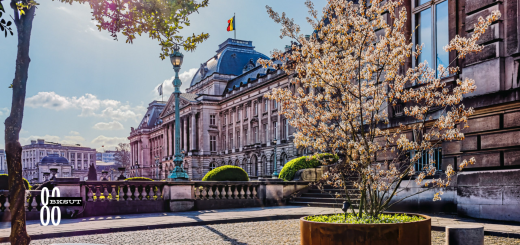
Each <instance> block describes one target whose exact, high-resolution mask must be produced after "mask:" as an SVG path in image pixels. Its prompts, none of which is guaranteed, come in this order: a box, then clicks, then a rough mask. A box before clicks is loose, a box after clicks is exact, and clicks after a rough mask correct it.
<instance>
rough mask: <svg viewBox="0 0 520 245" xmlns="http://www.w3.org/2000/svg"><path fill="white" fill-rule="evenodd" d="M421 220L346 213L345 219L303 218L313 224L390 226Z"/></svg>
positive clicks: (338, 216)
mask: <svg viewBox="0 0 520 245" xmlns="http://www.w3.org/2000/svg"><path fill="white" fill-rule="evenodd" d="M423 219H424V218H423V217H421V216H409V215H407V214H380V215H379V216H378V217H377V218H375V217H371V216H368V215H365V216H363V217H362V218H358V217H357V216H356V215H354V214H352V213H348V214H347V217H346V219H345V214H332V215H316V216H308V217H305V220H307V221H313V222H322V223H348V224H392V223H407V222H417V221H421V220H423Z"/></svg>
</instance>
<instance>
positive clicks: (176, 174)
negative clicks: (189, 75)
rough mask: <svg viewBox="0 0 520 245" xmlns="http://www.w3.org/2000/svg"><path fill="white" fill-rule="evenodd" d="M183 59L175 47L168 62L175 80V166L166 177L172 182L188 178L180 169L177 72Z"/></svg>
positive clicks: (179, 83)
mask: <svg viewBox="0 0 520 245" xmlns="http://www.w3.org/2000/svg"><path fill="white" fill-rule="evenodd" d="M183 59H184V55H183V54H181V52H179V46H177V45H176V46H175V48H174V52H173V54H170V61H171V62H172V65H173V70H174V71H175V79H174V80H173V87H175V91H174V92H173V94H174V95H175V158H174V160H173V163H174V164H175V168H174V169H173V170H172V171H171V172H170V175H169V176H168V179H169V180H174V181H183V180H188V179H189V176H188V173H186V171H184V168H183V167H182V162H183V161H184V156H183V155H182V154H181V150H180V149H181V148H180V134H181V131H180V120H181V119H180V115H179V96H180V94H181V91H180V87H181V84H182V82H181V79H179V71H180V69H181V65H182V60H183Z"/></svg>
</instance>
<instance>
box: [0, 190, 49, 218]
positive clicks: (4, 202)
mask: <svg viewBox="0 0 520 245" xmlns="http://www.w3.org/2000/svg"><path fill="white" fill-rule="evenodd" d="M40 195H41V191H29V190H27V191H26V200H27V201H26V202H25V214H26V219H28V220H35V219H39V218H40V212H39V211H40V209H41V207H42V204H41V197H40ZM9 199H10V195H9V190H0V221H9V220H10V219H11V212H10V207H11V203H10V200H9Z"/></svg>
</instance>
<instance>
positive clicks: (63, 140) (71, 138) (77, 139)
mask: <svg viewBox="0 0 520 245" xmlns="http://www.w3.org/2000/svg"><path fill="white" fill-rule="evenodd" d="M38 139H44V140H45V141H49V142H54V143H60V144H70V145H75V144H80V143H81V144H82V143H83V142H85V138H83V137H81V136H80V135H79V133H78V132H76V131H70V133H69V135H66V136H64V137H60V136H56V135H48V134H46V135H44V136H38V135H31V136H29V137H26V138H24V137H20V144H22V146H23V145H29V144H31V140H38Z"/></svg>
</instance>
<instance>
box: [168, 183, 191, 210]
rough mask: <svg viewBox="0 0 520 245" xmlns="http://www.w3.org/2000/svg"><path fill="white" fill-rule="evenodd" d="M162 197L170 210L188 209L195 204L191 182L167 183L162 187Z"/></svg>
mask: <svg viewBox="0 0 520 245" xmlns="http://www.w3.org/2000/svg"><path fill="white" fill-rule="evenodd" d="M163 197H164V200H165V201H168V203H169V208H170V210H169V211H170V212H179V211H188V210H192V209H193V208H194V206H195V196H194V192H193V185H192V182H184V183H176V182H173V183H171V182H170V183H168V184H167V185H165V186H164V188H163Z"/></svg>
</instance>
